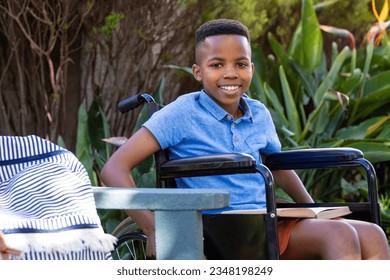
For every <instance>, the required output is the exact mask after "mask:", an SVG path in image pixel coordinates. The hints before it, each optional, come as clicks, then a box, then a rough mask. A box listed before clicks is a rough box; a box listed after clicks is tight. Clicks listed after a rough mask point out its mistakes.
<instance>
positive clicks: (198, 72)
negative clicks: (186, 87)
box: [192, 64, 202, 82]
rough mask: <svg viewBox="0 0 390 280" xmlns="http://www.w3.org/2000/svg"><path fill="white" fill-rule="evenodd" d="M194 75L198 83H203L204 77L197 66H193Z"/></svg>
mask: <svg viewBox="0 0 390 280" xmlns="http://www.w3.org/2000/svg"><path fill="white" fill-rule="evenodd" d="M192 75H194V78H195V79H196V80H197V81H198V82H200V81H202V75H201V73H200V67H199V66H198V65H197V64H194V65H192Z"/></svg>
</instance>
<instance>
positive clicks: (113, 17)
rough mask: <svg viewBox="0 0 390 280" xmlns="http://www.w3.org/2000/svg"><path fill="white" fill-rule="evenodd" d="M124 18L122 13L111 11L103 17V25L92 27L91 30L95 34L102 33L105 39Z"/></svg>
mask: <svg viewBox="0 0 390 280" xmlns="http://www.w3.org/2000/svg"><path fill="white" fill-rule="evenodd" d="M124 18H125V14H124V13H116V12H111V14H109V15H108V16H106V17H105V18H104V25H103V26H100V27H93V29H92V30H93V32H94V33H96V34H103V36H104V38H105V39H106V40H107V39H109V38H110V37H111V34H112V32H113V31H114V30H116V29H117V28H118V27H119V24H120V22H121V20H123V19H124Z"/></svg>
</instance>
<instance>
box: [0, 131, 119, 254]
mask: <svg viewBox="0 0 390 280" xmlns="http://www.w3.org/2000/svg"><path fill="white" fill-rule="evenodd" d="M0 232H2V233H3V235H4V241H5V243H6V245H7V246H8V247H9V248H12V249H16V250H20V251H22V252H23V253H22V254H21V255H20V256H11V259H54V260H56V259H109V258H110V251H112V250H113V247H114V243H115V238H114V237H113V236H111V235H109V234H105V233H104V232H103V229H102V227H101V224H100V220H99V216H98V215H97V211H96V206H95V201H94V197H93V192H92V187H91V183H90V180H89V178H88V174H87V172H86V170H85V168H84V166H83V165H82V164H81V163H80V162H79V161H78V159H77V158H76V157H75V156H74V155H73V153H71V152H69V151H68V150H66V149H64V148H61V147H59V146H57V145H55V144H53V143H51V142H49V141H46V140H44V139H42V138H40V137H37V136H34V135H31V136H26V137H18V136H0ZM0 258H1V257H0Z"/></svg>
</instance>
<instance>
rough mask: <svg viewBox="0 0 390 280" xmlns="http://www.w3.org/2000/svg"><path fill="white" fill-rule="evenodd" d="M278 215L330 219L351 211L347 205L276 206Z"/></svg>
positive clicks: (252, 210) (246, 212) (256, 210)
mask: <svg viewBox="0 0 390 280" xmlns="http://www.w3.org/2000/svg"><path fill="white" fill-rule="evenodd" d="M265 213H266V209H249V210H229V211H224V212H222V213H221V214H265ZM276 213H277V216H278V217H285V218H316V219H332V218H337V217H342V216H345V215H348V214H350V213H352V212H351V210H350V209H349V207H348V206H335V207H293V208H290V207H289V208H277V209H276Z"/></svg>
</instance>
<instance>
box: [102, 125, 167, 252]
mask: <svg viewBox="0 0 390 280" xmlns="http://www.w3.org/2000/svg"><path fill="white" fill-rule="evenodd" d="M158 150H160V145H159V144H158V142H157V140H156V138H155V137H154V136H153V134H152V133H150V132H149V130H147V129H146V128H144V127H142V128H141V129H140V130H138V131H137V132H136V133H135V134H134V135H133V136H132V137H130V139H129V140H127V141H126V143H125V144H124V145H122V146H121V147H120V148H119V149H118V150H117V151H116V152H115V153H114V154H113V155H112V156H111V157H110V158H109V160H108V161H107V162H106V164H105V165H104V167H103V169H102V172H101V176H102V178H103V181H104V183H105V184H106V185H107V186H112V187H131V188H135V187H136V184H135V182H134V180H133V177H132V176H131V170H132V169H133V168H134V167H136V166H137V165H138V164H140V163H141V162H142V161H144V160H146V159H147V158H148V157H149V156H151V155H153V154H154V153H155V152H157V151H158ZM126 213H127V214H128V215H129V216H130V217H131V218H132V219H133V220H134V221H135V222H136V223H137V224H138V225H139V226H140V228H141V229H142V231H143V232H144V233H145V234H146V235H147V236H148V247H149V248H147V251H148V252H147V254H148V256H149V257H152V256H153V255H154V254H155V252H154V247H155V246H154V240H155V236H154V235H155V231H154V229H155V228H154V215H153V213H152V212H151V211H148V210H127V211H126Z"/></svg>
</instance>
